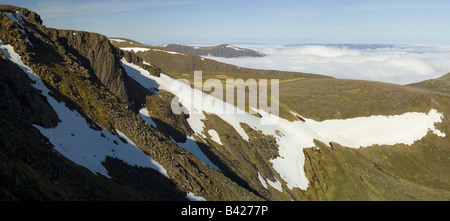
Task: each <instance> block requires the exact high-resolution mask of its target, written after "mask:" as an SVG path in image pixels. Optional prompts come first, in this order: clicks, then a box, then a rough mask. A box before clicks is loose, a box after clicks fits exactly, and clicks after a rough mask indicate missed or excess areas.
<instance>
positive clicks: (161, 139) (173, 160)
mask: <svg viewBox="0 0 450 221" xmlns="http://www.w3.org/2000/svg"><path fill="white" fill-rule="evenodd" d="M22 15H23V17H22ZM8 16H14V18H21V19H20V20H19V21H13V20H11V18H10V17H8ZM28 16H30V17H28ZM0 25H1V28H0V40H1V41H2V44H4V45H11V46H12V48H13V50H15V52H17V53H18V54H19V55H20V58H21V60H22V62H23V63H24V64H25V65H26V66H28V67H29V68H30V69H31V70H33V72H34V73H36V74H37V75H38V76H39V78H40V79H42V80H43V82H44V84H45V85H46V86H47V87H48V88H49V89H50V90H51V96H52V97H54V98H55V99H56V100H59V101H60V102H64V103H65V104H66V105H67V106H68V107H69V108H71V109H74V110H76V111H78V112H79V113H80V114H82V115H83V116H84V117H85V118H86V120H87V121H92V122H96V123H98V124H99V125H101V126H103V127H104V128H106V129H108V130H110V131H111V132H113V133H116V130H120V131H123V132H124V133H125V135H126V136H128V137H129V138H130V139H132V140H133V142H134V143H135V144H136V145H137V146H138V147H139V148H141V149H142V151H144V152H145V153H146V154H148V155H149V156H151V157H152V158H154V159H155V160H156V161H158V162H159V163H160V164H161V165H162V166H164V168H166V170H167V173H168V175H169V177H170V178H171V179H170V181H169V180H167V178H165V177H162V175H160V174H159V173H156V172H151V171H150V170H152V169H146V170H149V172H145V171H141V172H137V168H134V167H129V166H124V164H123V162H121V161H117V160H115V159H105V161H104V165H105V167H106V168H108V169H109V170H110V171H109V174H110V176H111V179H106V178H104V177H101V176H100V177H99V178H97V176H96V175H94V174H90V173H89V172H87V171H86V170H85V169H82V170H83V173H87V175H86V176H87V178H86V179H85V180H84V179H80V181H79V182H76V183H78V184H80V183H81V184H80V185H86V186H92V188H94V189H95V188H96V187H95V186H96V185H97V186H102V185H111V186H112V187H111V188H113V190H111V189H110V191H114V192H117V193H118V194H112V195H110V196H104V195H101V192H102V191H100V192H99V193H98V194H97V193H94V195H93V196H92V198H95V199H144V198H146V199H160V200H170V199H172V200H173V199H178V200H180V199H181V198H183V199H186V198H185V197H184V196H185V195H186V194H187V193H188V192H192V193H194V194H195V195H201V196H203V197H205V198H207V199H210V200H225V199H229V200H256V199H259V198H258V197H256V196H255V195H254V194H252V193H250V192H249V191H248V190H246V189H244V188H242V187H240V186H239V185H237V184H236V183H234V182H233V181H231V180H230V179H228V178H226V177H225V176H223V175H222V174H220V173H218V172H217V171H215V170H213V169H211V168H209V167H207V166H206V165H205V164H204V163H203V162H201V161H199V160H198V159H196V158H195V157H193V156H192V155H190V154H189V153H188V152H186V151H185V150H183V149H182V148H180V147H178V146H177V145H175V144H174V143H173V142H172V141H171V140H170V139H169V138H167V137H165V136H164V135H163V134H162V133H161V132H159V131H157V130H155V129H154V128H152V127H151V126H150V125H148V124H146V123H145V122H144V121H143V120H142V118H140V117H139V116H138V115H137V110H138V108H140V105H142V104H143V103H145V98H146V96H147V95H149V94H151V92H150V91H149V90H147V89H145V88H143V87H142V86H141V85H140V84H138V83H137V82H135V81H134V80H133V79H131V78H130V77H129V76H128V75H126V74H125V72H124V71H123V67H122V66H121V65H120V62H119V61H120V59H121V58H122V57H123V56H125V57H126V58H128V59H130V60H133V61H135V62H136V63H137V64H138V65H139V61H140V60H139V58H136V57H134V56H133V55H130V54H128V55H124V54H123V53H121V52H120V51H119V50H118V49H116V48H114V47H113V46H111V45H110V43H109V41H108V40H107V39H106V37H104V36H101V35H99V34H95V33H88V32H81V31H69V30H56V29H50V28H47V27H45V26H43V25H42V22H41V21H40V19H39V16H37V15H36V14H35V13H32V12H30V11H28V10H26V9H21V8H16V7H12V6H2V7H1V8H0ZM73 33H76V36H77V37H76V38H74V37H73ZM2 62H3V63H5V64H4V65H3V64H2V68H3V69H4V68H6V67H7V66H12V67H13V69H14V68H15V69H17V68H16V67H14V66H15V64H12V63H7V62H6V60H5V59H4V58H3V60H2ZM141 65H142V64H141ZM151 70H152V72H153V73H154V74H155V75H158V74H159V72H158V69H151ZM17 71H19V72H20V70H16V71H13V72H17ZM8 78H10V79H11V81H15V80H17V79H14V78H17V77H13V76H12V75H11V76H9V75H8ZM28 83H29V81H28ZM21 84H27V81H23V82H22V83H21ZM27 85H28V84H27ZM21 86H23V85H21ZM14 87H16V88H19V87H20V86H16V85H14V84H10V85H8V88H9V89H8V90H13V89H11V88H14ZM22 88H24V89H21V90H24V91H19V92H20V95H18V96H16V98H17V97H18V98H19V99H18V101H17V99H16V101H15V102H13V104H14V103H16V104H17V106H20V107H21V106H23V105H27V103H30V105H29V106H28V108H27V109H25V110H24V114H22V115H21V116H25V114H27V113H29V112H32V113H34V115H33V114H31V115H29V116H27V117H25V119H22V121H25V122H26V123H27V124H28V128H30V130H32V131H33V133H34V134H39V133H38V132H37V131H36V129H34V128H33V127H32V126H31V124H32V123H34V124H37V125H42V126H46V127H52V126H55V124H57V123H58V122H57V119H58V118H57V116H56V115H55V114H54V112H52V111H51V108H49V106H48V105H46V103H45V99H43V98H42V97H41V96H40V95H39V92H38V91H36V90H32V89H26V88H31V87H22ZM11 93H12V92H11ZM29 94H34V95H29ZM6 95H8V93H5V96H6ZM49 95H50V94H49ZM31 103H32V104H31ZM2 105H3V106H6V107H8V108H10V107H11V106H10V105H8V104H6V103H3V102H2ZM6 107H5V108H6ZM2 119H3V118H2ZM13 122H14V121H13ZM96 123H93V125H94V127H95V124H96ZM8 129H11V130H13V129H14V130H20V133H17V132H16V134H23V135H24V136H25V134H29V133H30V131H29V130H25V129H21V128H16V127H15V126H13V128H8ZM2 134H3V133H2ZM37 137H42V136H37ZM5 139H6V138H5ZM6 141H8V139H6ZM2 142H5V141H4V140H3V139H2ZM11 142H12V144H10V145H9V146H10V147H12V148H15V145H14V141H11ZM30 143H31V144H33V142H30ZM36 145H39V144H36ZM40 146H46V148H47V149H46V151H44V152H48V151H51V149H49V147H50V146H51V144H50V143H46V144H45V145H40ZM32 147H33V145H26V146H25V147H24V149H23V150H22V151H23V152H27V154H28V151H29V150H28V149H29V148H32ZM56 156H57V155H55V156H52V157H56ZM36 157H43V158H45V157H46V156H44V155H41V154H40V153H39V154H36ZM47 157H48V156H47ZM2 159H4V160H5V161H6V163H7V162H8V161H9V160H13V159H11V157H10V156H9V155H6V156H5V157H3V158H2ZM48 160H50V161H52V162H53V161H54V160H53V159H50V158H48ZM61 160H63V161H64V162H65V163H67V162H68V160H67V159H65V158H62V159H61ZM61 160H59V161H61ZM59 161H58V162H59ZM72 165H73V163H72ZM121 165H122V166H121ZM41 166H42V167H43V166H45V165H35V167H37V169H36V170H39V171H44V170H45V169H44V168H41ZM72 167H73V166H72ZM55 168H59V167H55ZM79 168H80V167H79V166H76V169H74V168H67V170H65V172H66V173H67V174H72V175H74V176H76V174H77V173H78V172H77V170H79ZM127 168H128V169H127ZM72 170H73V171H72ZM5 171H7V170H5ZM127 171H129V172H127ZM22 172H23V171H22ZM149 173H150V174H153V175H152V176H151V177H153V178H152V179H150V180H151V181H152V183H151V184H148V183H147V184H145V183H143V184H140V185H138V184H137V183H135V182H132V180H133V179H134V180H136V179H137V180H147V181H150V180H149V177H147V178H144V175H145V174H147V175H148V174H149ZM49 174H50V175H51V174H53V173H52V172H51V171H50V172H49ZM72 175H71V176H72ZM5 176H7V177H11V179H14V177H15V174H6V175H5ZM25 176H26V175H25ZM124 179H125V180H124ZM38 180H39V182H44V183H45V182H50V181H49V178H48V176H47V175H45V174H44V175H43V176H42V177H39V178H38ZM159 180H161V181H159ZM56 182H57V181H56ZM118 184H120V185H122V186H123V185H125V186H124V188H125V189H126V191H125V190H124V189H121V188H118V189H116V188H117V185H118ZM5 185H8V186H9V185H11V184H5ZM23 185H26V184H23ZM150 187H151V188H150ZM24 188H25V187H24ZM35 188H36V189H37V190H36V191H41V192H43V193H40V194H41V196H42V198H39V197H38V198H36V199H58V197H54V196H52V197H50V196H49V193H47V192H45V191H46V190H45V188H43V187H42V186H39V185H38V186H35ZM55 188H56V187H55ZM76 189H77V188H75V187H72V188H70V190H68V192H69V193H68V194H72V195H71V197H68V198H65V197H63V196H61V197H60V199H86V196H83V195H82V194H77V192H78V190H76ZM151 189H153V190H151ZM86 190H89V188H88V189H86ZM95 191H96V190H95ZM106 191H109V190H106ZM121 191H124V192H121ZM141 192H147V193H146V194H143V195H142V196H143V197H135V198H133V197H132V195H133V194H137V195H139V194H140V193H141ZM157 192H159V194H157ZM161 192H167V194H161ZM82 193H84V192H83V191H82ZM132 193H133V194H132ZM20 194H21V193H19V192H14V190H13V191H12V192H10V193H8V195H10V196H11V197H9V198H17V199H25V197H21V195H20ZM127 194H128V197H125V195H127ZM180 194H181V196H182V197H181V198H180ZM13 196H15V197H13ZM6 198H8V197H6ZM87 198H89V197H87Z"/></svg>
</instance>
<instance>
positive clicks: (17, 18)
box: [5, 11, 34, 47]
mask: <svg viewBox="0 0 450 221" xmlns="http://www.w3.org/2000/svg"><path fill="white" fill-rule="evenodd" d="M5 15H6V17H8V18H9V20H11V21H13V22H15V23H16V24H17V25H19V29H20V31H21V32H22V34H24V35H25V39H26V40H27V42H28V44H29V45H30V46H31V47H34V45H33V44H32V43H31V42H30V40H29V39H28V36H27V33H26V32H25V29H24V27H23V25H22V24H21V22H22V23H23V22H24V19H27V17H25V16H24V15H23V14H22V13H20V12H19V11H16V12H15V14H13V13H5Z"/></svg>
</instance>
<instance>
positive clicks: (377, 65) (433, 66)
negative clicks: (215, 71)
mask: <svg viewBox="0 0 450 221" xmlns="http://www.w3.org/2000/svg"><path fill="white" fill-rule="evenodd" d="M236 46H238V47H243V48H249V49H253V50H256V51H259V52H262V53H265V54H266V55H267V56H265V57H257V58H252V57H241V58H219V57H211V56H208V57H206V58H210V59H214V60H217V61H221V62H225V63H228V64H234V65H238V66H241V67H248V68H257V69H270V70H283V71H297V72H305V73H314V74H323V75H328V76H333V77H336V78H342V79H360V80H370V81H381V82H387V83H394V84H409V83H415V82H420V81H423V80H427V79H433V78H437V77H440V76H442V75H444V74H447V73H449V72H450V45H387V44H301V45H236Z"/></svg>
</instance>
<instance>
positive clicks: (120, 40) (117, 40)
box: [108, 38, 127, 43]
mask: <svg viewBox="0 0 450 221" xmlns="http://www.w3.org/2000/svg"><path fill="white" fill-rule="evenodd" d="M108 39H109V40H110V41H112V42H117V43H123V42H127V41H126V40H123V39H119V38H108Z"/></svg>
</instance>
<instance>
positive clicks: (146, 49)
mask: <svg viewBox="0 0 450 221" xmlns="http://www.w3.org/2000/svg"><path fill="white" fill-rule="evenodd" d="M120 49H122V50H124V51H134V52H135V53H136V52H145V51H150V50H152V49H150V48H137V47H126V48H125V47H121V48H120Z"/></svg>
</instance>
